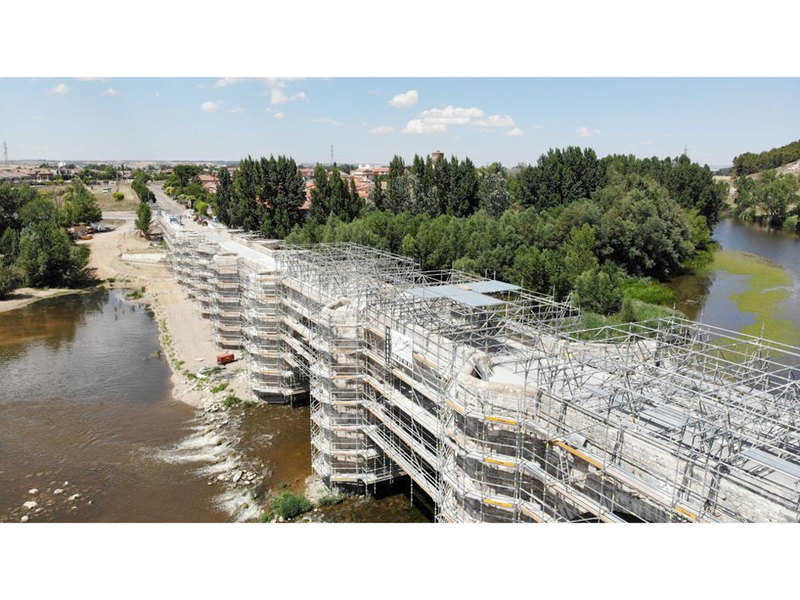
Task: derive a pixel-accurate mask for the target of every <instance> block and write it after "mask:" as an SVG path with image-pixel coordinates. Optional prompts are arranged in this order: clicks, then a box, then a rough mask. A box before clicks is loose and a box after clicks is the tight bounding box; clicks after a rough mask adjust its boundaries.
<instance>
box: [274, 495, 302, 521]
mask: <svg viewBox="0 0 800 600" xmlns="http://www.w3.org/2000/svg"><path fill="white" fill-rule="evenodd" d="M269 507H270V509H272V512H274V513H275V514H276V515H277V516H279V517H280V518H282V519H292V518H294V517H296V516H298V515H302V514H303V513H305V512H308V511H309V510H311V502H309V501H308V499H307V498H306V497H305V495H303V494H293V493H291V492H284V493H282V494H280V495H278V496H275V497H274V498H273V499H272V500H270V502H269Z"/></svg>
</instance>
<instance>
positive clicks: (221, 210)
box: [214, 169, 233, 227]
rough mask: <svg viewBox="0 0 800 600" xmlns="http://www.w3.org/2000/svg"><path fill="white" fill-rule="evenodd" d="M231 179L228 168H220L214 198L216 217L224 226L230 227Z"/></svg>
mask: <svg viewBox="0 0 800 600" xmlns="http://www.w3.org/2000/svg"><path fill="white" fill-rule="evenodd" d="M231 186H232V181H231V174H230V173H229V172H228V169H220V173H219V182H218V183H217V194H216V196H215V198H214V206H215V212H216V213H217V217H219V220H220V221H222V223H224V224H225V225H226V226H228V227H230V224H231V223H230V219H231V216H230V206H231V198H232V193H233V190H232V187H231Z"/></svg>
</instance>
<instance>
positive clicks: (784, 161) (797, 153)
mask: <svg viewBox="0 0 800 600" xmlns="http://www.w3.org/2000/svg"><path fill="white" fill-rule="evenodd" d="M797 161H800V140H798V141H796V142H792V143H790V144H786V145H785V146H781V147H780V148H772V149H771V150H766V151H764V152H760V153H759V154H754V153H752V152H745V153H744V154H740V155H739V156H737V157H736V158H734V159H733V172H734V174H735V175H737V176H738V175H751V174H752V173H758V172H759V171H765V170H767V169H776V168H778V167H784V168H786V169H789V170H788V171H787V170H783V171H781V172H786V173H795V174H796V173H798V166H797V165H798V162H797ZM790 163H791V164H790ZM792 165H794V167H793V166H792ZM792 169H794V170H792Z"/></svg>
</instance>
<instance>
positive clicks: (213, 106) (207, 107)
mask: <svg viewBox="0 0 800 600" xmlns="http://www.w3.org/2000/svg"><path fill="white" fill-rule="evenodd" d="M220 104H222V102H212V101H211V100H208V101H206V102H203V103H202V104H201V105H200V110H202V111H203V112H214V111H215V110H217V109H218V108H219V105H220Z"/></svg>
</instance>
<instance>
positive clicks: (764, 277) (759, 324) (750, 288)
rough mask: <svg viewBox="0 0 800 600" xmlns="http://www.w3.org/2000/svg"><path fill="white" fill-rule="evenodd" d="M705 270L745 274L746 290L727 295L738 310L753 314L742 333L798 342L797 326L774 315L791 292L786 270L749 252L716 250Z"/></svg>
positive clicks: (790, 279)
mask: <svg viewBox="0 0 800 600" xmlns="http://www.w3.org/2000/svg"><path fill="white" fill-rule="evenodd" d="M706 270H708V271H710V272H713V271H723V272H725V273H730V274H732V275H741V276H745V277H747V280H746V285H747V289H746V290H744V291H743V292H740V293H736V294H732V295H731V296H730V299H731V300H732V301H733V302H735V303H736V306H737V308H738V309H739V310H740V311H742V312H747V313H751V314H753V315H755V316H756V322H755V323H753V324H752V325H748V326H747V327H745V328H744V329H743V331H742V332H743V333H747V334H750V335H756V336H761V335H762V333H763V336H764V337H765V338H766V339H769V340H773V341H776V342H782V343H786V344H793V343H798V342H800V331H798V329H797V327H796V326H795V325H794V324H793V323H792V322H791V321H789V320H787V319H780V318H778V317H777V316H776V315H777V313H778V312H779V310H780V305H781V304H782V303H784V302H786V300H788V299H789V297H790V295H791V292H790V290H789V286H790V285H791V283H792V277H791V275H790V274H789V273H788V272H787V271H786V269H784V268H782V267H780V266H778V265H776V264H775V263H773V262H771V261H769V260H767V259H765V258H763V257H761V256H758V255H756V254H750V253H749V252H740V251H738V250H718V251H717V252H715V253H714V259H713V260H712V261H711V263H710V264H709V265H708V267H707V268H706Z"/></svg>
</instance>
